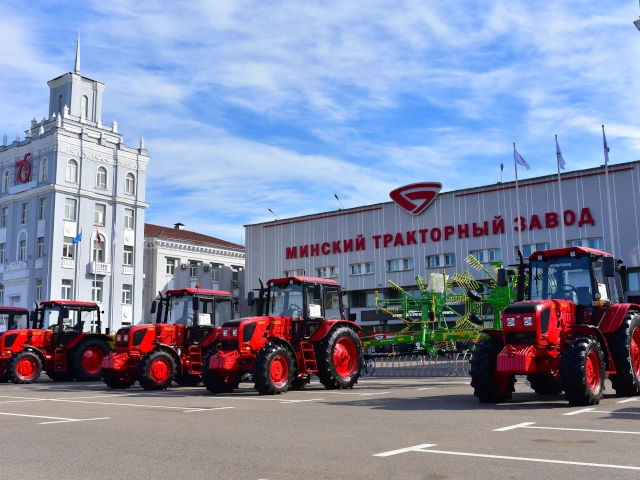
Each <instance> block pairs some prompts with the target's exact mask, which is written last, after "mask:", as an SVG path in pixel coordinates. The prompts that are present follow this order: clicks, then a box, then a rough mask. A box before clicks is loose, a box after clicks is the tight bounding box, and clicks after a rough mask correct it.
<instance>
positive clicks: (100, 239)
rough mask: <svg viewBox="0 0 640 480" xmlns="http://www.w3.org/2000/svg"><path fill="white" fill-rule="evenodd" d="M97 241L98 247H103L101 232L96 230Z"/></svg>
mask: <svg viewBox="0 0 640 480" xmlns="http://www.w3.org/2000/svg"><path fill="white" fill-rule="evenodd" d="M96 240H97V241H98V245H100V246H102V238H100V232H99V231H98V230H96Z"/></svg>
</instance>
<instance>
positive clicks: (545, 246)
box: [536, 243, 551, 250]
mask: <svg viewBox="0 0 640 480" xmlns="http://www.w3.org/2000/svg"><path fill="white" fill-rule="evenodd" d="M549 249H551V244H550V243H536V250H549Z"/></svg>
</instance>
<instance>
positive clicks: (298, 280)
mask: <svg viewBox="0 0 640 480" xmlns="http://www.w3.org/2000/svg"><path fill="white" fill-rule="evenodd" d="M291 280H293V281H294V282H296V283H301V282H307V283H324V284H325V285H339V283H338V282H336V281H335V280H330V279H328V278H316V277H284V278H272V279H271V280H269V281H268V282H267V285H269V284H270V283H272V282H273V283H274V284H275V285H282V284H283V283H289V282H290V281H291Z"/></svg>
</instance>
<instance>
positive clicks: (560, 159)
mask: <svg viewBox="0 0 640 480" xmlns="http://www.w3.org/2000/svg"><path fill="white" fill-rule="evenodd" d="M556 157H558V167H559V168H560V170H564V166H565V165H566V163H565V161H564V158H562V152H561V151H560V145H558V136H557V135H556Z"/></svg>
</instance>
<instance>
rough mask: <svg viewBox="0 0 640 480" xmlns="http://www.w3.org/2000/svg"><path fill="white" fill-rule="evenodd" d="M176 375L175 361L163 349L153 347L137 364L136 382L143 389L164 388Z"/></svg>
mask: <svg viewBox="0 0 640 480" xmlns="http://www.w3.org/2000/svg"><path fill="white" fill-rule="evenodd" d="M175 377H176V362H175V361H174V360H173V357H172V356H171V355H170V354H169V353H168V352H165V351H164V350H160V349H155V350H152V351H150V352H149V353H147V354H146V355H145V356H143V357H142V359H141V360H140V363H139V364H138V383H140V386H141V387H142V388H144V389H145V390H164V389H166V388H168V387H169V386H170V385H171V382H172V381H173V379H174V378H175Z"/></svg>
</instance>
